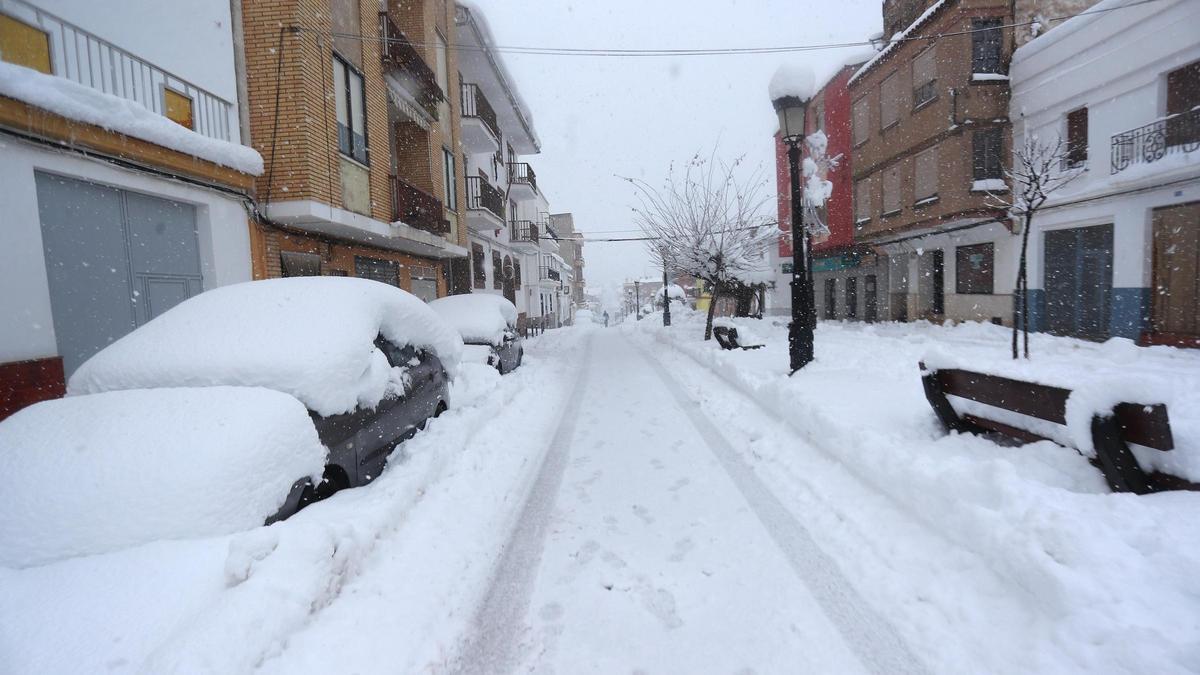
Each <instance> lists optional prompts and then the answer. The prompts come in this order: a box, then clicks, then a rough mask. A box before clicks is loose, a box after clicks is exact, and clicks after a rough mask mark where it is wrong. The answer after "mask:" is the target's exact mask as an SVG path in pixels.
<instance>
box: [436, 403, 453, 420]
mask: <svg viewBox="0 0 1200 675" xmlns="http://www.w3.org/2000/svg"><path fill="white" fill-rule="evenodd" d="M447 410H449V408H447V407H446V402H445V401H438V404H437V409H436V410H434V411H433V416H434V417H441V416H442V413H444V412H446V411H447Z"/></svg>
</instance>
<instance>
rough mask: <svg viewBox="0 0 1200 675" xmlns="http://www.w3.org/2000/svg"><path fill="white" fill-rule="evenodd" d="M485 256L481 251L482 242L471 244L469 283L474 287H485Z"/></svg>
mask: <svg viewBox="0 0 1200 675" xmlns="http://www.w3.org/2000/svg"><path fill="white" fill-rule="evenodd" d="M486 264H487V256H486V255H485V254H484V252H483V244H471V285H472V286H474V287H475V288H487V268H486V267H484V265H486Z"/></svg>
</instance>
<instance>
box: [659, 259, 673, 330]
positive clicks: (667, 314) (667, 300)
mask: <svg viewBox="0 0 1200 675" xmlns="http://www.w3.org/2000/svg"><path fill="white" fill-rule="evenodd" d="M661 251H662V261H663V325H664V326H670V325H671V294H670V292H669V291H668V289H667V250H666V248H663V249H661Z"/></svg>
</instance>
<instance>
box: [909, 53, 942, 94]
mask: <svg viewBox="0 0 1200 675" xmlns="http://www.w3.org/2000/svg"><path fill="white" fill-rule="evenodd" d="M912 79H913V82H912V85H913V108H920V107H921V106H923V105H925V104H926V103H929V102H930V101H932V100H933V99H935V98H937V45H933V46H931V47H930V48H929V49H926V50H925V51H923V52H921V53H920V55H918V56H917V58H915V59H913V65H912Z"/></svg>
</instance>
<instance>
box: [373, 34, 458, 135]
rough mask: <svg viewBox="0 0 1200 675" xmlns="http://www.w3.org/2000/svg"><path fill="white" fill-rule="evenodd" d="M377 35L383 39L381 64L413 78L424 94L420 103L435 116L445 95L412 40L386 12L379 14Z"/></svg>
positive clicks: (435, 76)
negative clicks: (438, 105) (406, 73)
mask: <svg viewBox="0 0 1200 675" xmlns="http://www.w3.org/2000/svg"><path fill="white" fill-rule="evenodd" d="M379 35H380V37H382V38H383V49H382V52H383V54H382V56H383V62H384V63H385V64H387V65H391V66H394V67H396V68H399V69H400V70H403V71H405V72H408V73H410V74H411V75H412V76H413V77H415V78H416V80H417V82H418V84H420V86H421V90H422V92H423V93H424V94H425V100H424V101H422V102H421V103H422V104H423V105H424V106H425V108H426V110H427V111H429V112H430V113H432V114H434V115H437V104H438V103H441V102H442V101H444V100H446V93H445V92H444V91H442V87H441V85H439V84H438V81H437V74H436V73H434V72H433V68H430V67H429V64H428V63H426V61H425V57H424V56H422V55H421V52H420V51H419V50H418V49H417V47H416V45H414V44H413V42H412V40H409V39H408V37H407V36H405V35H404V33H403V32H402V31H401V30H400V29H399V28H397V27H396V24H395V22H393V21H392V19H391V17H389V16H388V15H387V12H380V13H379Z"/></svg>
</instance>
